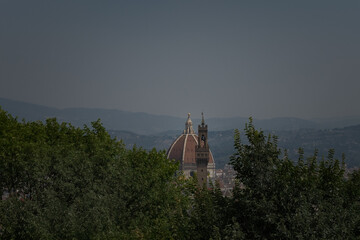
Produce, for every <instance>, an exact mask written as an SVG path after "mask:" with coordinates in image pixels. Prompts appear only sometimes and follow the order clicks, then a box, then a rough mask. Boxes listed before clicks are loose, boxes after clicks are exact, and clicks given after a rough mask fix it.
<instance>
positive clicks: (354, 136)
mask: <svg viewBox="0 0 360 240" xmlns="http://www.w3.org/2000/svg"><path fill="white" fill-rule="evenodd" d="M0 106H1V108H2V109H3V110H5V111H7V112H9V113H10V114H12V115H13V116H18V117H19V119H22V118H24V119H25V120H26V121H37V120H41V121H44V120H45V119H46V118H49V117H56V118H57V119H58V121H60V122H62V121H64V122H70V123H71V124H73V125H75V126H79V127H82V126H83V125H84V124H89V123H90V122H91V121H95V120H97V119H98V118H100V119H101V121H102V123H103V124H104V126H105V127H106V128H107V129H108V131H109V133H110V134H111V135H112V136H113V137H117V138H118V139H122V140H123V142H124V143H125V144H126V146H127V147H128V148H130V147H132V146H133V145H134V144H136V145H137V146H141V147H143V148H145V149H152V148H154V147H155V148H157V149H158V150H166V149H168V148H169V146H170V145H171V143H172V142H173V141H174V140H175V139H176V137H177V136H179V135H180V134H181V133H182V131H183V128H184V123H185V118H177V117H171V116H161V115H152V114H148V113H132V112H126V111H120V110H109V109H88V108H66V109H57V108H52V107H46V106H41V105H35V104H30V103H24V102H19V101H13V100H9V99H4V98H0ZM192 120H193V122H194V126H195V129H196V126H197V124H198V123H199V122H200V119H196V118H192ZM206 122H207V124H208V125H209V127H210V131H209V144H210V146H211V150H212V152H213V154H214V157H215V160H216V164H217V165H216V166H217V168H222V167H223V166H224V164H226V163H227V162H228V161H229V156H230V155H231V154H232V153H233V136H234V131H233V129H234V128H238V129H240V130H242V129H244V126H245V123H247V122H248V118H240V117H238V118H209V119H206ZM253 122H254V125H255V127H256V128H261V129H263V130H265V131H266V132H267V133H270V132H271V133H273V134H275V135H277V136H278V137H279V147H281V148H283V149H288V151H289V156H290V157H291V158H292V159H296V158H297V149H298V148H299V147H302V148H304V150H305V155H311V154H312V153H313V151H314V149H315V148H317V149H319V155H320V156H321V155H326V154H327V151H328V149H330V148H334V149H335V150H336V152H335V153H336V154H335V156H336V157H338V158H340V157H341V154H342V153H345V155H346V163H347V165H348V167H358V166H360V124H359V123H360V118H356V117H354V118H340V119H316V120H304V119H299V118H273V119H254V121H253ZM349 125H354V126H349ZM335 127H336V128H335ZM243 137H244V136H243Z"/></svg>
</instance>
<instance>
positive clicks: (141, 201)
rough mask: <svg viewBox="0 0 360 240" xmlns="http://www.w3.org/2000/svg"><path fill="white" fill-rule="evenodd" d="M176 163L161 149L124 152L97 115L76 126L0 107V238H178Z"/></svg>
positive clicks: (182, 201)
mask: <svg viewBox="0 0 360 240" xmlns="http://www.w3.org/2000/svg"><path fill="white" fill-rule="evenodd" d="M177 169H178V166H177V164H175V163H174V162H172V161H170V160H168V159H167V158H166V155H165V153H164V152H157V151H156V150H152V151H150V152H147V151H145V150H142V149H141V148H133V149H131V150H126V149H125V148H124V146H123V144H122V143H121V142H118V141H116V140H115V139H111V138H110V136H109V134H108V133H107V132H106V131H105V129H104V128H103V127H102V126H101V124H100V122H99V121H96V122H93V123H92V126H91V128H89V127H87V126H85V127H84V128H83V129H80V128H75V127H73V126H71V125H69V124H65V123H62V124H59V123H58V122H57V121H56V120H55V119H48V120H47V122H46V123H42V122H24V121H23V122H18V121H17V119H15V118H13V117H12V116H10V115H9V114H7V113H6V112H4V111H2V110H0V194H1V195H3V198H4V200H3V201H1V202H0V237H1V238H4V239H12V238H14V239H73V238H75V239H90V238H91V239H93V238H98V239H103V238H122V239H124V238H146V239H154V238H162V239H169V238H179V239H180V238H183V237H182V234H183V233H184V231H183V229H180V228H181V224H179V223H181V222H182V221H181V219H182V218H185V217H186V216H187V212H186V210H187V209H188V206H187V204H188V199H187V198H186V197H185V196H186V195H184V194H183V193H182V192H184V186H185V183H184V180H182V179H181V178H180V177H176V176H175V173H176V171H177ZM185 222H186V221H185ZM185 227H187V226H186V224H185V226H184V228H185ZM155 236H156V237H155Z"/></svg>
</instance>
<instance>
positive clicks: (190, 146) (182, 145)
mask: <svg viewBox="0 0 360 240" xmlns="http://www.w3.org/2000/svg"><path fill="white" fill-rule="evenodd" d="M197 139H198V136H197V135H196V134H181V135H180V136H179V137H178V138H177V139H176V140H175V141H174V142H173V144H172V145H171V146H170V148H169V150H168V153H167V156H168V158H169V159H175V160H178V161H180V164H194V165H195V166H196V161H195V147H196V145H197ZM209 163H214V158H213V155H212V153H211V151H210V157H209Z"/></svg>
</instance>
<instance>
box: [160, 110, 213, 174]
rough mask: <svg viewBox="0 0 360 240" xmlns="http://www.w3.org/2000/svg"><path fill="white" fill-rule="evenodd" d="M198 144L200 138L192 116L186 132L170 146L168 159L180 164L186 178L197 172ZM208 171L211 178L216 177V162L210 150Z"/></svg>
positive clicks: (186, 125) (187, 123)
mask: <svg viewBox="0 0 360 240" xmlns="http://www.w3.org/2000/svg"><path fill="white" fill-rule="evenodd" d="M197 142H198V136H197V135H196V134H195V132H194V129H193V127H192V121H191V119H190V114H188V119H187V121H186V123H185V130H184V132H183V134H181V135H180V136H179V137H178V138H177V139H176V140H175V141H174V142H173V143H172V144H171V146H170V148H169V150H168V152H167V157H168V158H169V159H175V160H177V161H179V162H180V169H181V170H182V171H183V172H184V174H185V175H186V176H190V175H191V172H196V159H195V147H196V145H197ZM208 171H209V174H210V177H214V176H215V162H214V157H213V155H212V153H211V150H210V155H209V163H208Z"/></svg>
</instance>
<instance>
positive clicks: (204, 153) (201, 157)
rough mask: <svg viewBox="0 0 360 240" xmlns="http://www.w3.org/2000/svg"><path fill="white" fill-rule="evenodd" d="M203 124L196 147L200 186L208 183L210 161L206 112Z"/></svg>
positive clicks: (202, 120) (199, 128)
mask: <svg viewBox="0 0 360 240" xmlns="http://www.w3.org/2000/svg"><path fill="white" fill-rule="evenodd" d="M201 115H202V118H201V125H199V126H198V141H197V145H196V147H195V154H196V170H197V179H198V184H199V186H201V187H202V186H203V185H204V184H205V185H206V184H207V175H208V171H207V166H208V163H209V145H208V126H207V125H205V121H204V114H203V113H201Z"/></svg>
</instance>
